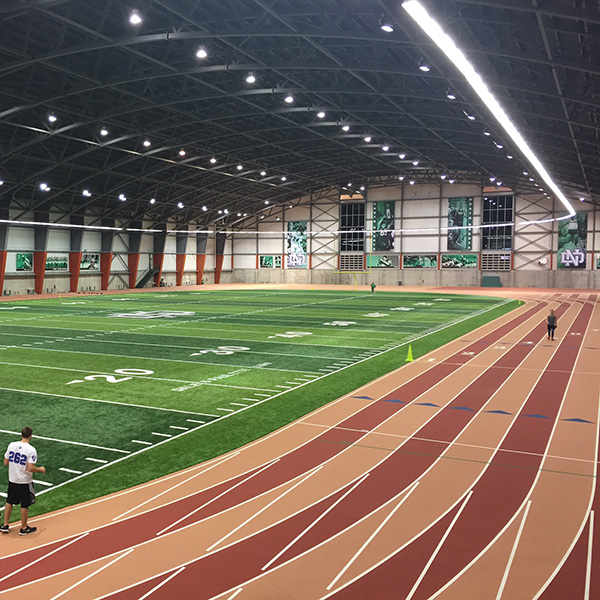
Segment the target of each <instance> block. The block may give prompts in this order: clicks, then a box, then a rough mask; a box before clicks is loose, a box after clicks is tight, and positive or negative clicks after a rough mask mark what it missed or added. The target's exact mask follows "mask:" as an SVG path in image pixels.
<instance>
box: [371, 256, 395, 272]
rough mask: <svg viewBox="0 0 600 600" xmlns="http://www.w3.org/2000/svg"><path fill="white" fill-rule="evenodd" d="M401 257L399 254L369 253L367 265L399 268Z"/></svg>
mask: <svg viewBox="0 0 600 600" xmlns="http://www.w3.org/2000/svg"><path fill="white" fill-rule="evenodd" d="M399 266H400V257H399V256H398V255H397V254H368V255H367V267H368V268H373V269H398V268H399Z"/></svg>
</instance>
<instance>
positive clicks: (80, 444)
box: [0, 429, 130, 494]
mask: <svg viewBox="0 0 600 600" xmlns="http://www.w3.org/2000/svg"><path fill="white" fill-rule="evenodd" d="M0 433H8V434H10V435H14V436H18V435H19V434H18V433H17V432H16V431H8V430H6V429H0ZM35 437H36V438H37V439H38V440H46V441H49V442H60V443H61V444H70V445H72V446H85V447H86V448H96V449H97V450H108V451H109V452H119V453H120V454H130V452H129V451H128V450H118V449H117V448H107V447H105V446H96V445H94V444H85V443H83V442H73V441H71V440H60V439H58V438H51V437H44V436H43V435H36V436H35ZM41 493H42V492H40V494H41Z"/></svg>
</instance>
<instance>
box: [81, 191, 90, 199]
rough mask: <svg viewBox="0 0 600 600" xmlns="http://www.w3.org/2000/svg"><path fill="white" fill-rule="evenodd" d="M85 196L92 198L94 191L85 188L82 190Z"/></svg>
mask: <svg viewBox="0 0 600 600" xmlns="http://www.w3.org/2000/svg"><path fill="white" fill-rule="evenodd" d="M81 193H82V195H83V196H85V197H86V198H90V197H91V195H92V193H91V192H90V190H83V192H81Z"/></svg>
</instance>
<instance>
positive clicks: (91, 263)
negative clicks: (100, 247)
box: [80, 254, 100, 271]
mask: <svg viewBox="0 0 600 600" xmlns="http://www.w3.org/2000/svg"><path fill="white" fill-rule="evenodd" d="M80 268H81V269H82V270H85V271H99V270H100V255H99V254H82V255H81V265H80Z"/></svg>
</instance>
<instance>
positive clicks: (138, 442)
mask: <svg viewBox="0 0 600 600" xmlns="http://www.w3.org/2000/svg"><path fill="white" fill-rule="evenodd" d="M131 442H132V443H133V444H143V445H144V446H152V442H142V440H131Z"/></svg>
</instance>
